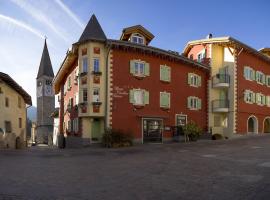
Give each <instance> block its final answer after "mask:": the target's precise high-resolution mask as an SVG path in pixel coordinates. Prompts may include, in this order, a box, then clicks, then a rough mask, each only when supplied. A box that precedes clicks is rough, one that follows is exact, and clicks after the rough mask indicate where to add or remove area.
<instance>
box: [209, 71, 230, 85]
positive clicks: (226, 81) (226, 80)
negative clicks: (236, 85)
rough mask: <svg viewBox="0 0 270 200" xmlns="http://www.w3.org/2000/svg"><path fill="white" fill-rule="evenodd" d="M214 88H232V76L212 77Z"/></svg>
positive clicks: (217, 75) (218, 75)
mask: <svg viewBox="0 0 270 200" xmlns="http://www.w3.org/2000/svg"><path fill="white" fill-rule="evenodd" d="M212 86H213V88H228V87H230V75H228V74H216V75H215V76H213V77H212Z"/></svg>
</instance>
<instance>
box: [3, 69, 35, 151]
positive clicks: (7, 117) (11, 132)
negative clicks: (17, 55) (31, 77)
mask: <svg viewBox="0 0 270 200" xmlns="http://www.w3.org/2000/svg"><path fill="white" fill-rule="evenodd" d="M28 105H32V100H31V96H30V95H29V94H28V93H27V92H25V91H24V90H23V88H22V87H21V86H19V85H18V84H17V83H16V82H15V81H14V80H13V79H12V78H11V77H10V76H9V75H7V74H5V73H2V72H0V148H20V147H23V146H25V144H26V119H27V112H26V108H27V106H28Z"/></svg>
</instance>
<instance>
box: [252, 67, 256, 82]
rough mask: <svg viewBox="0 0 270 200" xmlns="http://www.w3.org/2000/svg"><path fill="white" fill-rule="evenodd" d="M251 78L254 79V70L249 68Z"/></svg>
mask: <svg viewBox="0 0 270 200" xmlns="http://www.w3.org/2000/svg"><path fill="white" fill-rule="evenodd" d="M251 79H252V80H253V81H255V71H254V70H253V69H251Z"/></svg>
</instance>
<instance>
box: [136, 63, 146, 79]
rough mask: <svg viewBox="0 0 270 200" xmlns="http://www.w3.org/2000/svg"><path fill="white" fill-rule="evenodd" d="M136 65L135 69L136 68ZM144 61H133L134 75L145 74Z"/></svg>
mask: <svg viewBox="0 0 270 200" xmlns="http://www.w3.org/2000/svg"><path fill="white" fill-rule="evenodd" d="M136 66H137V69H136ZM144 71H145V62H140V61H134V75H135V76H145V74H144Z"/></svg>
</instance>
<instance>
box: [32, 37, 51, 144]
mask: <svg viewBox="0 0 270 200" xmlns="http://www.w3.org/2000/svg"><path fill="white" fill-rule="evenodd" d="M53 78H54V73H53V68H52V63H51V59H50V55H49V51H48V47H47V42H46V39H45V44H44V48H43V52H42V57H41V61H40V65H39V70H38V75H37V78H36V91H37V93H36V94H37V143H38V144H48V143H50V141H51V139H52V134H53V118H52V117H51V114H52V113H53V111H54V108H55V98H54V92H53V89H52V81H53Z"/></svg>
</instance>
